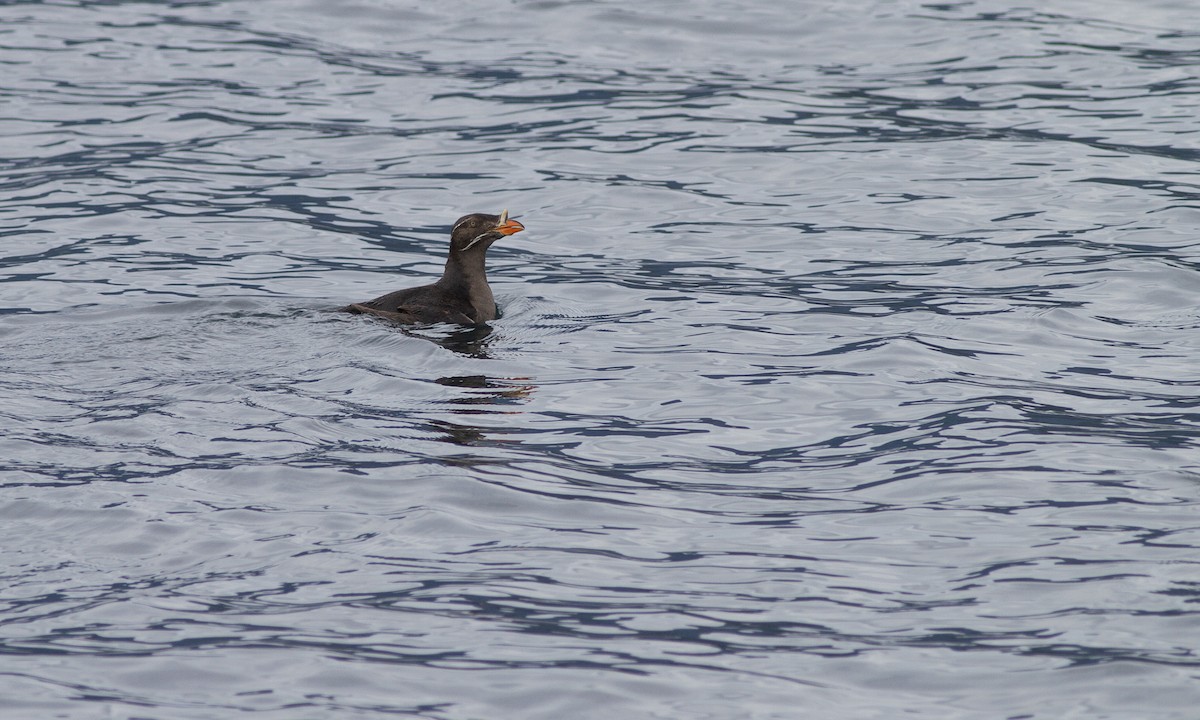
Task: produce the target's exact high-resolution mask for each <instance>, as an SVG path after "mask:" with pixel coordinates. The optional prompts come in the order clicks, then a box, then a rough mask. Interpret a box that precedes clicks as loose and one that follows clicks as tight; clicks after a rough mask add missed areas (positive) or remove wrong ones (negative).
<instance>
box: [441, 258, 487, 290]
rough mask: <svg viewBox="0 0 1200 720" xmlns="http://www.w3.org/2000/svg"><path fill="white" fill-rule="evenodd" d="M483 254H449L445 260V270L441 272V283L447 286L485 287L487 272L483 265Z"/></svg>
mask: <svg viewBox="0 0 1200 720" xmlns="http://www.w3.org/2000/svg"><path fill="white" fill-rule="evenodd" d="M483 260H484V255H483V253H473V252H469V253H451V254H450V256H449V257H448V258H446V269H445V270H443V271H442V282H444V283H446V284H448V285H464V286H471V285H474V284H477V283H483V285H485V286H486V285H487V270H486V269H485V268H484V264H483Z"/></svg>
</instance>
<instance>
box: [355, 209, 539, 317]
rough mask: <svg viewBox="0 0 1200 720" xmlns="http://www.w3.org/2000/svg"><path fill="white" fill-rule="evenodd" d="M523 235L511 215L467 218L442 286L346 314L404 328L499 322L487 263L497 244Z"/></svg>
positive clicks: (393, 295) (453, 236)
mask: <svg viewBox="0 0 1200 720" xmlns="http://www.w3.org/2000/svg"><path fill="white" fill-rule="evenodd" d="M524 229H525V226H524V225H522V224H521V223H519V222H517V221H516V220H513V219H511V218H509V217H508V211H507V210H505V211H504V212H502V213H500V214H499V215H487V214H485V213H472V214H471V215H463V216H462V217H460V218H459V219H458V221H457V222H455V223H454V227H453V229H451V230H450V254H449V256H448V257H447V258H446V269H445V270H443V271H442V277H441V279H440V280H438V281H437V282H435V283H432V284H430V285H422V286H421V287H415V288H407V289H405V290H397V291H395V292H390V293H388V294H387V295H382V296H380V297H377V298H375V299H374V300H369V301H367V302H362V303H354V304H353V305H347V306H346V307H344V308H341V309H342V310H343V311H344V312H350V313H358V314H365V315H376V316H378V317H381V318H386V319H388V320H391V321H393V322H398V323H404V324H412V323H441V322H446V323H459V324H460V325H479V324H481V323H485V322H487V321H489V320H495V319H496V300H495V298H494V297H493V296H492V288H491V287H489V286H488V282H487V272H486V270H485V269H484V258H485V256H486V255H487V249H488V248H489V247H491V245H492V243H494V242H496V241H497V240H499V239H500V238H502V237H504V236H505V235H513V234H515V233H519V232H521V231H522V230H524Z"/></svg>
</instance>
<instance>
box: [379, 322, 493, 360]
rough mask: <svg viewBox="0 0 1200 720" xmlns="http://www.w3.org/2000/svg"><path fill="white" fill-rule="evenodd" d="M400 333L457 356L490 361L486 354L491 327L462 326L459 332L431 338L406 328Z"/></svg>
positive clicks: (485, 325) (483, 325)
mask: <svg viewBox="0 0 1200 720" xmlns="http://www.w3.org/2000/svg"><path fill="white" fill-rule="evenodd" d="M401 332H403V333H404V334H405V335H411V336H413V337H419V338H421V339H422V340H428V341H430V342H433V343H437V344H438V345H441V346H442V347H444V348H446V349H447V350H450V351H451V352H456V353H458V354H459V355H466V356H467V357H471V358H476V359H479V360H490V359H491V357H492V356H491V354H490V353H489V352H488V347H487V346H488V343H489V337H490V336H491V334H492V326H491V325H488V324H486V323H484V324H480V325H471V326H463V327H461V329H459V330H455V331H454V332H452V333H450V334H449V335H442V336H440V337H439V336H433V335H423V334H421V333H418V332H414V331H412V330H408V329H406V328H401Z"/></svg>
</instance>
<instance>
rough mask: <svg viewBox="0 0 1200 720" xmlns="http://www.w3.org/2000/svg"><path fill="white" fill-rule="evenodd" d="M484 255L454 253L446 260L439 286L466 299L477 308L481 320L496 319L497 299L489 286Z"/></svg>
mask: <svg viewBox="0 0 1200 720" xmlns="http://www.w3.org/2000/svg"><path fill="white" fill-rule="evenodd" d="M483 261H484V254H483V253H481V252H480V253H452V254H451V255H450V257H448V258H447V259H446V269H445V270H444V271H443V272H442V279H441V280H440V281H439V284H440V285H441V286H442V287H444V288H445V289H447V290H449V291H451V292H453V293H455V294H459V295H461V296H463V297H465V298H466V300H467V302H469V303H470V304H471V306H472V307H474V308H475V310H476V312H477V313H478V314H479V316H480V317H479V318H477V319H480V320H491V319H494V318H495V317H496V299H495V297H494V296H493V295H492V288H491V287H490V286H488V282H487V272H486V271H485V270H484V266H483Z"/></svg>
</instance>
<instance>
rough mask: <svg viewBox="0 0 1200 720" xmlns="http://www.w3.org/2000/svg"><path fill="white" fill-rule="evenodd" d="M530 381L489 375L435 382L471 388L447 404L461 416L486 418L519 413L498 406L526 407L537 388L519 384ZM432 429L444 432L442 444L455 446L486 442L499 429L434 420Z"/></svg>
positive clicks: (446, 378)
mask: <svg viewBox="0 0 1200 720" xmlns="http://www.w3.org/2000/svg"><path fill="white" fill-rule="evenodd" d="M522 380H528V378H491V377H488V376H487V375H459V376H453V377H441V378H438V379H437V380H436V381H435V382H437V384H439V385H445V386H446V387H455V388H469V389H470V390H472V391H473V392H470V393H469V394H464V395H461V396H459V397H455V398H451V399H449V400H445V401H443V402H444V403H445V404H446V405H448V406H449V408H448V409H449V410H450V412H452V413H457V414H460V415H484V414H490V413H518V412H520V411H519V410H515V409H499V408H497V407H496V406H509V407H510V408H511V406H513V405H520V404H523V403H524V402H525V401H526V399H527V398H528V397H529V395H530V394H531V393H532V392H533V387H534V386H533V385H525V384H519V383H520V381H522ZM429 425H430V429H432V430H435V431H437V432H440V433H442V435H443V437H440V438H438V440H440V441H442V442H448V443H454V444H455V445H477V444H479V443H481V442H484V441H486V440H487V439H488V438H487V433H488V432H495V428H482V427H476V426H474V425H464V424H460V423H456V422H451V421H449V420H441V419H438V420H431V421H430V423H429Z"/></svg>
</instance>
